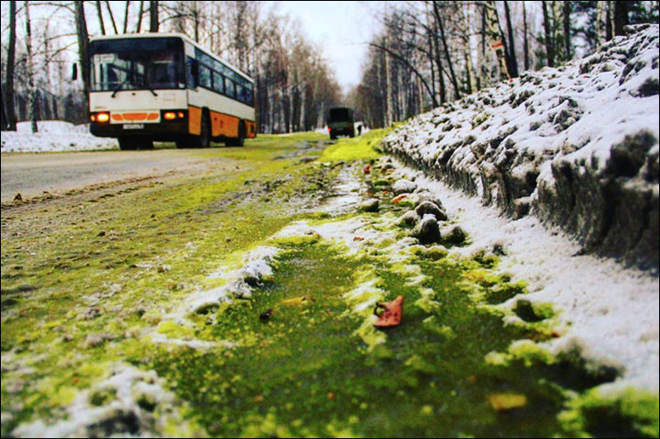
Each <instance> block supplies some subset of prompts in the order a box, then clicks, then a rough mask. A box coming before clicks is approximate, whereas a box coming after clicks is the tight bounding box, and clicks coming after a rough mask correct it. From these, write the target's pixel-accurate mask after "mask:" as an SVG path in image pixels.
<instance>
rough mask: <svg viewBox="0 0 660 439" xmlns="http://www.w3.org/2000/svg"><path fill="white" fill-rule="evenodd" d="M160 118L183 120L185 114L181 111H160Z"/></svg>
mask: <svg viewBox="0 0 660 439" xmlns="http://www.w3.org/2000/svg"><path fill="white" fill-rule="evenodd" d="M161 116H162V118H163V120H177V119H179V120H180V119H185V117H186V112H185V111H181V110H166V111H162V113H161Z"/></svg>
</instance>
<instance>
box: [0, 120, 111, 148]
mask: <svg viewBox="0 0 660 439" xmlns="http://www.w3.org/2000/svg"><path fill="white" fill-rule="evenodd" d="M38 127H39V132H38V133H32V129H31V125H30V122H19V123H18V124H17V126H16V129H17V131H16V132H13V131H3V132H2V143H1V145H2V148H1V151H2V152H3V153H8V152H62V151H94V150H105V149H117V148H118V147H119V146H118V144H117V140H116V139H108V138H101V137H95V136H93V135H92V134H91V133H90V132H89V126H88V125H74V124H72V123H69V122H64V121H59V120H48V121H41V122H38Z"/></svg>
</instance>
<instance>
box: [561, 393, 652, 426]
mask: <svg viewBox="0 0 660 439" xmlns="http://www.w3.org/2000/svg"><path fill="white" fill-rule="evenodd" d="M659 409H660V407H659V404H658V394H657V393H656V394H652V393H650V392H646V391H640V390H637V389H633V388H626V389H623V390H616V391H611V390H610V391H608V392H605V391H603V390H600V389H593V390H590V391H588V392H586V393H585V394H584V395H580V396H578V397H575V398H573V399H572V400H571V401H570V402H569V403H568V404H567V408H566V410H564V411H563V412H562V413H560V415H559V420H560V421H561V422H562V424H563V426H564V430H565V431H566V432H569V434H570V433H572V434H574V435H575V436H579V435H583V436H586V437H658V434H659V427H658V412H659Z"/></svg>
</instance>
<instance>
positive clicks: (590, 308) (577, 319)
mask: <svg viewBox="0 0 660 439" xmlns="http://www.w3.org/2000/svg"><path fill="white" fill-rule="evenodd" d="M397 168H398V169H397V173H398V174H399V175H400V176H401V177H402V178H408V179H411V180H414V181H415V182H416V183H417V184H418V187H419V189H418V190H428V191H430V192H432V193H433V194H434V195H435V196H437V197H438V198H439V199H441V200H442V203H443V205H444V207H445V209H446V210H447V213H448V214H449V217H450V218H452V219H453V220H455V221H456V222H457V223H458V224H460V225H461V227H463V228H464V229H465V231H466V232H468V233H469V234H470V240H471V242H470V244H469V245H468V246H466V247H463V248H454V249H452V251H451V252H452V253H453V254H457V255H460V256H470V255H472V254H474V253H476V252H477V251H480V250H486V251H492V249H493V247H494V246H495V245H496V244H498V245H500V246H502V247H503V248H504V249H505V251H506V256H503V257H502V261H501V263H500V266H499V270H501V271H503V272H507V273H510V274H512V275H513V276H514V277H513V279H514V280H523V281H525V282H527V284H528V289H529V291H530V294H528V295H526V296H525V298H526V299H529V300H530V301H533V302H539V303H552V304H553V305H555V307H556V308H558V309H559V310H560V314H559V317H558V319H559V320H560V322H561V323H562V324H563V325H565V326H566V328H567V333H566V334H565V335H563V336H562V337H560V338H558V339H555V340H553V341H551V342H549V343H550V347H551V348H552V349H553V350H554V351H556V352H559V351H567V350H571V349H572V348H575V347H577V348H579V349H580V350H581V353H582V355H583V356H584V357H585V359H586V360H587V361H589V362H593V363H595V364H599V365H600V364H603V365H609V366H613V367H616V368H617V369H620V370H622V372H623V373H622V376H621V377H620V378H619V379H618V380H617V381H616V382H615V383H613V384H612V385H610V386H611V387H621V388H623V387H626V386H629V385H630V386H635V387H639V388H645V389H649V390H653V391H656V392H657V391H658V374H659V366H658V365H659V355H658V325H659V319H658V307H659V305H660V304H659V301H658V295H659V293H658V288H659V284H658V277H656V276H653V275H652V274H649V273H648V272H643V271H638V270H635V269H626V268H625V267H623V266H622V265H620V264H618V263H616V262H615V261H614V260H611V259H603V258H598V257H595V256H592V255H580V252H579V251H580V245H579V244H578V243H577V242H576V241H574V240H572V239H571V238H569V237H568V236H566V235H565V234H563V233H562V232H561V231H559V230H556V229H548V228H546V227H544V226H543V225H542V224H541V222H540V221H539V220H538V219H537V218H534V217H531V216H528V217H524V218H522V219H519V220H515V221H511V220H510V219H509V218H506V217H503V216H502V215H501V214H500V212H499V210H498V209H496V208H495V207H493V206H484V205H482V203H481V201H480V199H479V198H477V197H470V196H467V195H465V194H464V193H462V192H460V191H457V190H454V189H451V188H450V187H449V186H447V185H446V184H444V183H442V182H439V181H437V180H434V179H431V178H429V177H427V176H425V175H424V174H423V173H421V172H419V171H415V170H413V169H411V168H407V167H405V166H404V165H403V164H402V163H400V162H399V163H398V164H397ZM512 300H515V298H514V299H512Z"/></svg>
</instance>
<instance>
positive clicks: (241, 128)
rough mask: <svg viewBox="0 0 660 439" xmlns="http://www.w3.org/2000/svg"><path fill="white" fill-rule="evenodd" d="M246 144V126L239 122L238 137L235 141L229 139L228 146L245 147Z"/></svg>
mask: <svg viewBox="0 0 660 439" xmlns="http://www.w3.org/2000/svg"><path fill="white" fill-rule="evenodd" d="M244 144H245V124H244V123H243V122H239V125H238V137H237V138H235V139H227V141H226V142H225V145H226V146H243V145H244Z"/></svg>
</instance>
